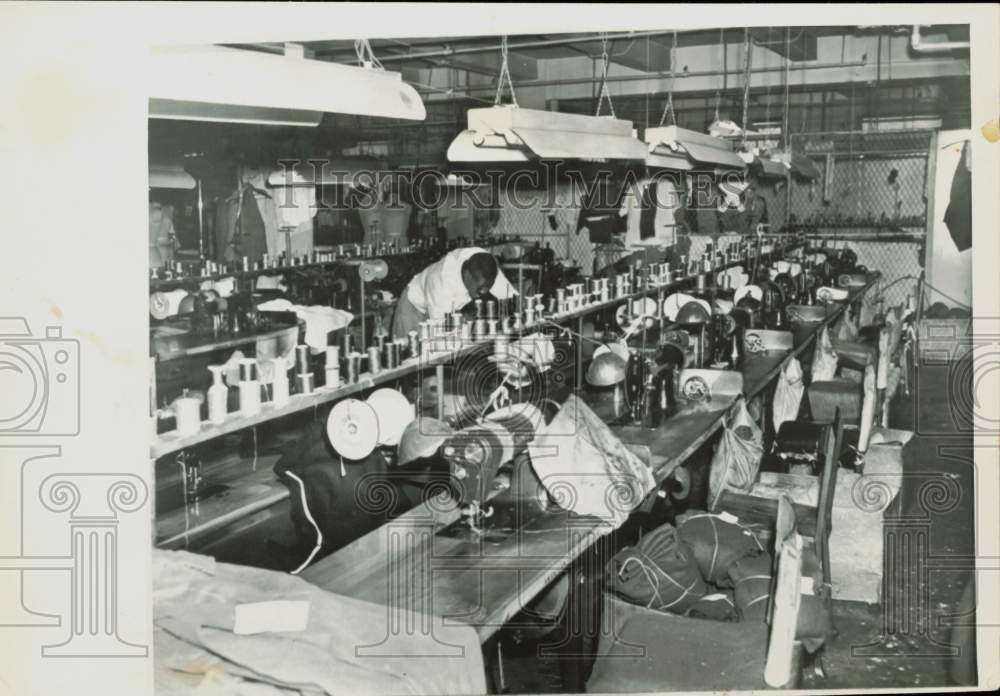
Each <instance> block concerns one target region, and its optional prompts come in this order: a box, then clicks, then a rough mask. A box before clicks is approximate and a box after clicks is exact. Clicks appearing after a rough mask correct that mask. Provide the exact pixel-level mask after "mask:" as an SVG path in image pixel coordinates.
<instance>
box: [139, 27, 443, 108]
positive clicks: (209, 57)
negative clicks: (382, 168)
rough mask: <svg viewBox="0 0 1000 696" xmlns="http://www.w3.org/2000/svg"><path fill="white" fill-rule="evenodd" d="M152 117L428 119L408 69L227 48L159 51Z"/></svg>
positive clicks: (152, 79) (153, 71)
mask: <svg viewBox="0 0 1000 696" xmlns="http://www.w3.org/2000/svg"><path fill="white" fill-rule="evenodd" d="M150 68H151V70H150V74H149V79H148V80H147V83H148V84H149V97H150V98H149V117H150V118H163V119H178V120H189V121H219V122H229V123H258V124H268V125H290V126H317V125H319V123H320V121H321V120H322V118H323V114H324V113H339V114H354V115H358V116H379V117H385V118H400V119H407V120H411V121H422V120H424V118H426V111H425V109H424V103H423V101H422V100H421V99H420V95H418V94H417V91H416V90H415V89H413V87H412V86H411V85H409V84H407V83H405V82H403V79H402V75H400V74H399V73H397V72H389V71H386V70H378V69H369V68H359V67H352V66H349V65H340V64H338V63H330V62H326V61H319V60H310V59H306V58H295V57H290V56H276V55H271V54H267V53H261V52H258V51H245V50H240V49H235V48H226V47H223V46H171V47H161V48H157V49H154V51H153V54H152V56H151V59H150Z"/></svg>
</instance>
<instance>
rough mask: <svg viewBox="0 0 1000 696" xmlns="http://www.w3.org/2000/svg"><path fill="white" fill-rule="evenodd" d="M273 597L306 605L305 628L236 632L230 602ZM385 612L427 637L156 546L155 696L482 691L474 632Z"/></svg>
mask: <svg viewBox="0 0 1000 696" xmlns="http://www.w3.org/2000/svg"><path fill="white" fill-rule="evenodd" d="M275 600H284V601H292V602H299V603H301V602H307V603H308V605H309V612H308V622H307V627H306V629H305V630H302V631H280V632H268V631H265V632H261V633H254V634H253V635H238V634H237V633H236V632H234V628H235V625H234V618H235V612H236V607H237V606H238V605H244V604H249V603H255V602H272V601H275ZM393 611H394V612H398V616H394V617H391V618H392V619H393V621H394V622H396V621H398V624H395V625H399V626H423V627H428V628H429V629H430V630H427V631H414V632H413V633H407V632H405V631H403V632H400V633H399V634H398V635H397V634H394V635H390V634H389V625H390V624H389V619H390V616H389V610H388V609H387V608H386V607H384V606H380V605H377V604H371V603H368V602H363V601H360V600H356V599H352V598H350V597H344V596H341V595H337V594H334V593H332V592H326V591H324V590H321V589H319V588H318V587H316V586H314V585H311V584H309V583H308V582H306V581H305V580H302V579H301V578H297V577H294V576H292V575H287V574H285V573H279V572H275V571H270V570H261V569H258V568H249V567H244V566H237V565H231V564H228V563H216V562H215V561H214V560H213V559H211V558H209V557H207V556H200V555H197V554H192V553H188V552H185V551H163V550H159V549H156V550H154V551H153V622H154V629H155V630H154V637H155V640H156V642H155V646H154V648H155V650H154V654H155V657H156V664H155V670H156V683H157V688H158V691H157V693H161V689H160V687H161V686H162V693H190V691H191V690H192V689H193V688H201V686H202V685H204V686H205V687H206V688H209V687H210V688H211V689H212V690H214V689H219V692H220V693H249V692H248V691H247V689H251V688H252V689H254V693H261V694H272V693H273V694H283V693H289V692H291V693H296V692H298V693H326V694H344V695H345V696H348V695H350V696H353V694H358V693H380V694H485V693H486V683H485V673H484V669H483V662H482V651H481V649H480V645H479V638H478V636H477V634H476V632H475V630H474V629H473V628H471V627H467V626H461V625H451V624H449V625H445V624H444V621H443V620H442V619H440V618H436V619H435V618H434V617H428V616H423V615H419V614H415V613H413V612H410V611H407V610H406V609H404V608H401V607H398V608H393ZM387 636H388V638H387ZM402 656H412V657H409V658H408V657H402ZM418 656H419V657H418ZM428 656H433V658H434V659H428ZM220 687H224V688H220ZM244 687H245V688H244Z"/></svg>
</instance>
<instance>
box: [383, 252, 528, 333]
mask: <svg viewBox="0 0 1000 696" xmlns="http://www.w3.org/2000/svg"><path fill="white" fill-rule="evenodd" d="M516 294H517V291H516V290H514V286H512V285H511V284H510V281H508V280H507V278H506V277H504V274H503V272H502V271H501V270H500V267H499V265H498V264H497V261H496V259H495V258H494V257H493V255H492V254H490V253H489V252H487V251H485V250H484V249H480V248H478V247H463V248H461V249H455V250H454V251H449V252H448V253H447V254H445V255H444V257H443V258H441V259H439V260H438V261H436V262H434V263H432V264H431V265H430V266H428V267H427V268H425V269H424V270H422V271H421V272H420V273H418V274H417V275H415V276H414V277H413V279H412V280H411V281H410V282H409V284H408V285H407V286H406V289H405V290H403V294H402V296H401V297H400V298H399V302H398V303H397V304H396V312H395V315H394V316H393V321H392V333H393V335H394V336H397V337H403V336H406V335H407V334H408V333H409V332H410V331H416V330H417V329H418V328H419V326H420V322H422V321H426V320H427V319H441V318H443V317H445V316H446V315H447V314H448V313H450V312H458V311H461V310H462V308H464V307H465V306H466V305H468V304H469V303H470V302H472V300H474V299H476V298H481V297H488V296H492V297H495V298H496V299H498V300H505V299H507V298H509V297H513V296H514V295H516Z"/></svg>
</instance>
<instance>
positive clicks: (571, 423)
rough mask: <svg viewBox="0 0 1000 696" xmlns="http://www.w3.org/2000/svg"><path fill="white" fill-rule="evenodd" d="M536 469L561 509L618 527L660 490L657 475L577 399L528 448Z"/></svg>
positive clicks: (569, 403)
mask: <svg viewBox="0 0 1000 696" xmlns="http://www.w3.org/2000/svg"><path fill="white" fill-rule="evenodd" d="M528 452H529V453H530V455H531V466H532V468H533V469H534V470H535V474H536V475H537V476H538V479H539V481H541V483H542V485H543V486H545V489H546V490H547V491H548V493H549V495H550V496H552V498H553V500H555V502H556V504H557V505H559V507H561V508H563V509H564V510H569V511H571V512H575V513H576V514H578V515H593V516H594V517H598V518H600V519H602V520H604V521H606V522H609V523H610V524H609V526H608V527H607V531H610V530H611V529H612V528H617V527H620V526H621V525H622V523H623V522H624V521H625V520H626V519H627V518H628V515H629V513H631V512H632V510H634V509H635V508H637V507H638V506H639V504H640V503H642V501H643V499H644V498H645V497H646V496H647V495H648V494H649V493H650V491H652V490H653V488H654V487H655V485H656V482H655V480H654V479H653V473H652V472H651V471H650V470H649V467H648V466H646V465H645V464H644V463H643V462H642V460H641V459H639V457H638V456H636V455H635V454H634V453H633V452H632V451H630V450H629V449H628V448H627V447H625V445H623V444H622V442H621V440H619V439H618V438H617V437H616V436H615V435H614V433H612V432H611V430H610V429H609V428H608V426H607V425H606V424H605V423H604V421H603V420H601V419H600V418H599V417H598V416H597V415H596V414H595V413H594V412H593V411H592V410H590V408H589V407H588V406H587V405H586V404H585V403H584V402H583V401H581V400H580V399H579V398H577V397H576V395H570V397H569V398H568V399H567V400H566V403H564V404H563V407H562V408H561V409H560V411H559V413H557V414H556V416H555V418H553V419H552V422H551V423H549V424H548V425H545V426H543V427H541V428H540V429H539V430H538V433H537V434H536V436H535V439H534V440H533V441H532V442H531V443H530V444H529V445H528Z"/></svg>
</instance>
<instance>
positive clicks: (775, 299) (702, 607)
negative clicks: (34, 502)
mask: <svg viewBox="0 0 1000 696" xmlns="http://www.w3.org/2000/svg"><path fill="white" fill-rule="evenodd" d="M969 34H970V31H969V26H968V25H930V26H928V25H923V26H921V25H916V26H913V25H910V26H889V25H886V26H790V27H785V26H776V27H737V26H730V27H707V28H704V29H699V30H691V29H683V30H673V29H670V28H669V27H668V28H665V29H657V30H652V29H642V30H640V29H636V30H635V31H627V32H623V31H608V32H601V31H592V32H586V33H575V34H566V33H541V34H527V33H521V34H516V35H515V34H511V35H476V36H461V35H460V36H447V37H442V36H437V37H435V36H428V35H424V36H413V37H410V38H398V37H393V38H379V37H378V36H374V35H373V36H370V37H359V38H357V39H331V40H324V41H300V42H295V41H287V42H286V41H282V40H281V39H282V37H275V41H273V42H270V43H254V44H226V45H221V44H219V45H186V46H173V47H169V48H162V49H157V51H156V52H155V53H154V55H153V57H152V61H151V66H152V68H153V69H154V70H155V73H156V74H155V75H154V76H152V77H153V79H151V80H150V81H149V84H150V90H151V93H150V99H149V120H148V135H149V138H148V142H149V153H148V154H149V271H148V284H149V313H148V316H147V320H148V325H149V347H150V350H149V403H148V409H149V424H150V430H151V432H150V437H151V448H150V454H149V461H150V466H151V469H152V471H153V474H154V480H155V486H154V488H155V490H153V491H151V495H152V500H153V501H154V503H155V511H154V516H153V526H152V532H153V539H152V544H153V547H154V551H153V569H154V573H153V597H154V603H153V625H154V629H153V637H154V641H155V643H154V649H153V656H154V660H155V679H156V689H157V693H159V694H186V693H195V692H197V691H196V690H198V689H202V688H204V689H208V688H216V689H219V691H217V693H253V694H292V693H301V694H322V693H327V694H336V693H341V692H344V693H346V692H347V691H351V692H353V693H358V692H361V693H368V692H373V693H374V692H378V693H399V694H413V693H454V694H475V693H512V694H514V693H585V692H586V693H633V692H648V691H722V690H756V689H764V688H774V689H791V688H802V689H808V690H810V691H814V690H822V689H857V688H877V687H886V688H895V689H899V688H904V687H951V686H963V685H964V686H970V685H974V684H976V666H975V646H974V636H973V633H972V632H971V629H969V628H968V626H969V625H970V621H969V619H970V617H972V616H973V611H974V607H975V588H974V577H975V572H974V569H975V566H974V563H973V561H972V560H970V559H972V558H973V553H974V545H975V541H976V540H975V535H974V533H972V531H971V530H974V529H975V524H974V515H975V510H974V509H973V505H972V500H973V484H974V465H973V451H974V450H973V442H972V434H971V433H972V427H973V425H974V421H975V418H976V414H975V409H974V408H973V404H974V401H975V398H974V396H973V395H972V394H973V391H972V390H973V389H974V387H973V384H972V383H973V377H974V372H975V370H974V367H973V364H972V360H973V357H974V353H975V351H974V350H973V347H974V346H973V345H972V343H971V342H970V340H969V339H970V329H969V327H970V321H971V317H972V271H971V268H972V250H971V246H972V236H971V207H972V204H971V193H970V181H971V173H970V172H971V167H972V163H971V152H970V150H971V149H970V140H971V139H972V138H973V137H974V136H975V133H974V132H973V130H972V124H971V122H970V120H971V117H970V109H971V107H970V103H971V95H970V58H969ZM318 87H321V88H318ZM976 128H978V126H976ZM136 406H137V407H140V408H146V406H144V405H138V404H137V405H136ZM275 602H277V604H275ZM234 616H235V618H234ZM956 617H958V618H956ZM963 617H964V619H965V621H963V620H962V618H963ZM963 625H964V626H966V628H963ZM227 689H228V690H227ZM206 693H207V691H206ZM213 693H215V692H213Z"/></svg>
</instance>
